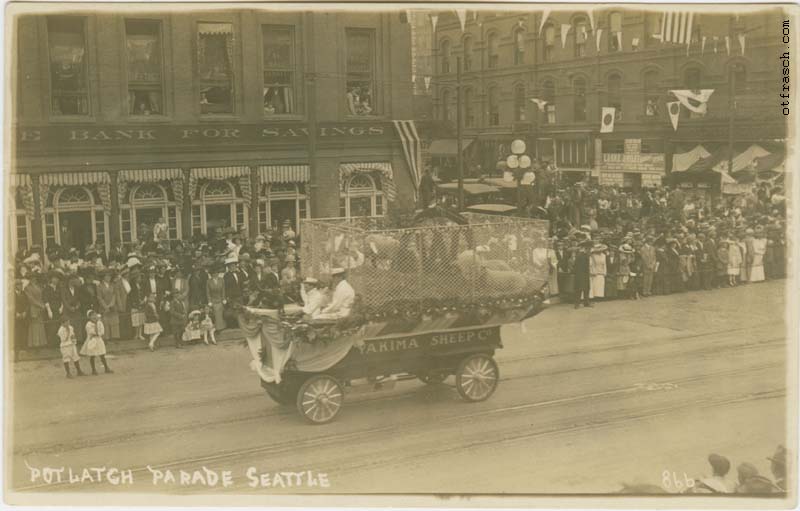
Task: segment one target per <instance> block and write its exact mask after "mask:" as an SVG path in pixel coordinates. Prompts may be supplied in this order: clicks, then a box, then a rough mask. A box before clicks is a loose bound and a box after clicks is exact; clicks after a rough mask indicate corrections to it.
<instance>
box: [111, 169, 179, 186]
mask: <svg viewBox="0 0 800 511" xmlns="http://www.w3.org/2000/svg"><path fill="white" fill-rule="evenodd" d="M182 178H183V172H182V171H181V169H137V170H122V171H120V173H119V179H124V180H125V181H130V182H134V183H149V182H152V181H171V180H173V179H182Z"/></svg>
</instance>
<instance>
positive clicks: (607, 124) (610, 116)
mask: <svg viewBox="0 0 800 511" xmlns="http://www.w3.org/2000/svg"><path fill="white" fill-rule="evenodd" d="M616 116H617V109H616V108H615V107H613V106H604V107H603V118H602V121H601V122H600V133H613V132H614V118H615V117H616Z"/></svg>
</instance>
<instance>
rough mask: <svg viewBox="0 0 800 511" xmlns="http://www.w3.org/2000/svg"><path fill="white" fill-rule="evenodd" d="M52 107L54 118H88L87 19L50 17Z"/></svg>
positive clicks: (48, 34)
mask: <svg viewBox="0 0 800 511" xmlns="http://www.w3.org/2000/svg"><path fill="white" fill-rule="evenodd" d="M47 38H48V45H49V49H50V108H51V112H52V114H53V115H89V87H88V80H87V62H86V59H87V57H86V19H85V18H79V17H74V16H58V17H50V18H47Z"/></svg>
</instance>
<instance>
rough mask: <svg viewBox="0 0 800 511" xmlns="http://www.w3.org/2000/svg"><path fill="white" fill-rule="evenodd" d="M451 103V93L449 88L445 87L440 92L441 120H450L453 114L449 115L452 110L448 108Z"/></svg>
mask: <svg viewBox="0 0 800 511" xmlns="http://www.w3.org/2000/svg"><path fill="white" fill-rule="evenodd" d="M452 103H453V93H452V92H450V89H445V90H444V91H443V92H442V120H443V121H448V122H449V121H452V120H453V116H452V115H451V114H452V112H451V110H450V106H451V105H452Z"/></svg>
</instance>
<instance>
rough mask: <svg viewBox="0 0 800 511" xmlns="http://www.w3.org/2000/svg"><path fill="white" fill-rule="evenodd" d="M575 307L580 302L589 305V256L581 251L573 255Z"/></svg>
mask: <svg viewBox="0 0 800 511" xmlns="http://www.w3.org/2000/svg"><path fill="white" fill-rule="evenodd" d="M574 270H575V305H576V306H577V305H578V304H579V303H580V302H581V300H583V303H584V305H589V278H590V274H589V254H588V253H586V252H584V251H583V250H581V251H579V252H578V253H576V254H575V266H574Z"/></svg>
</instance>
